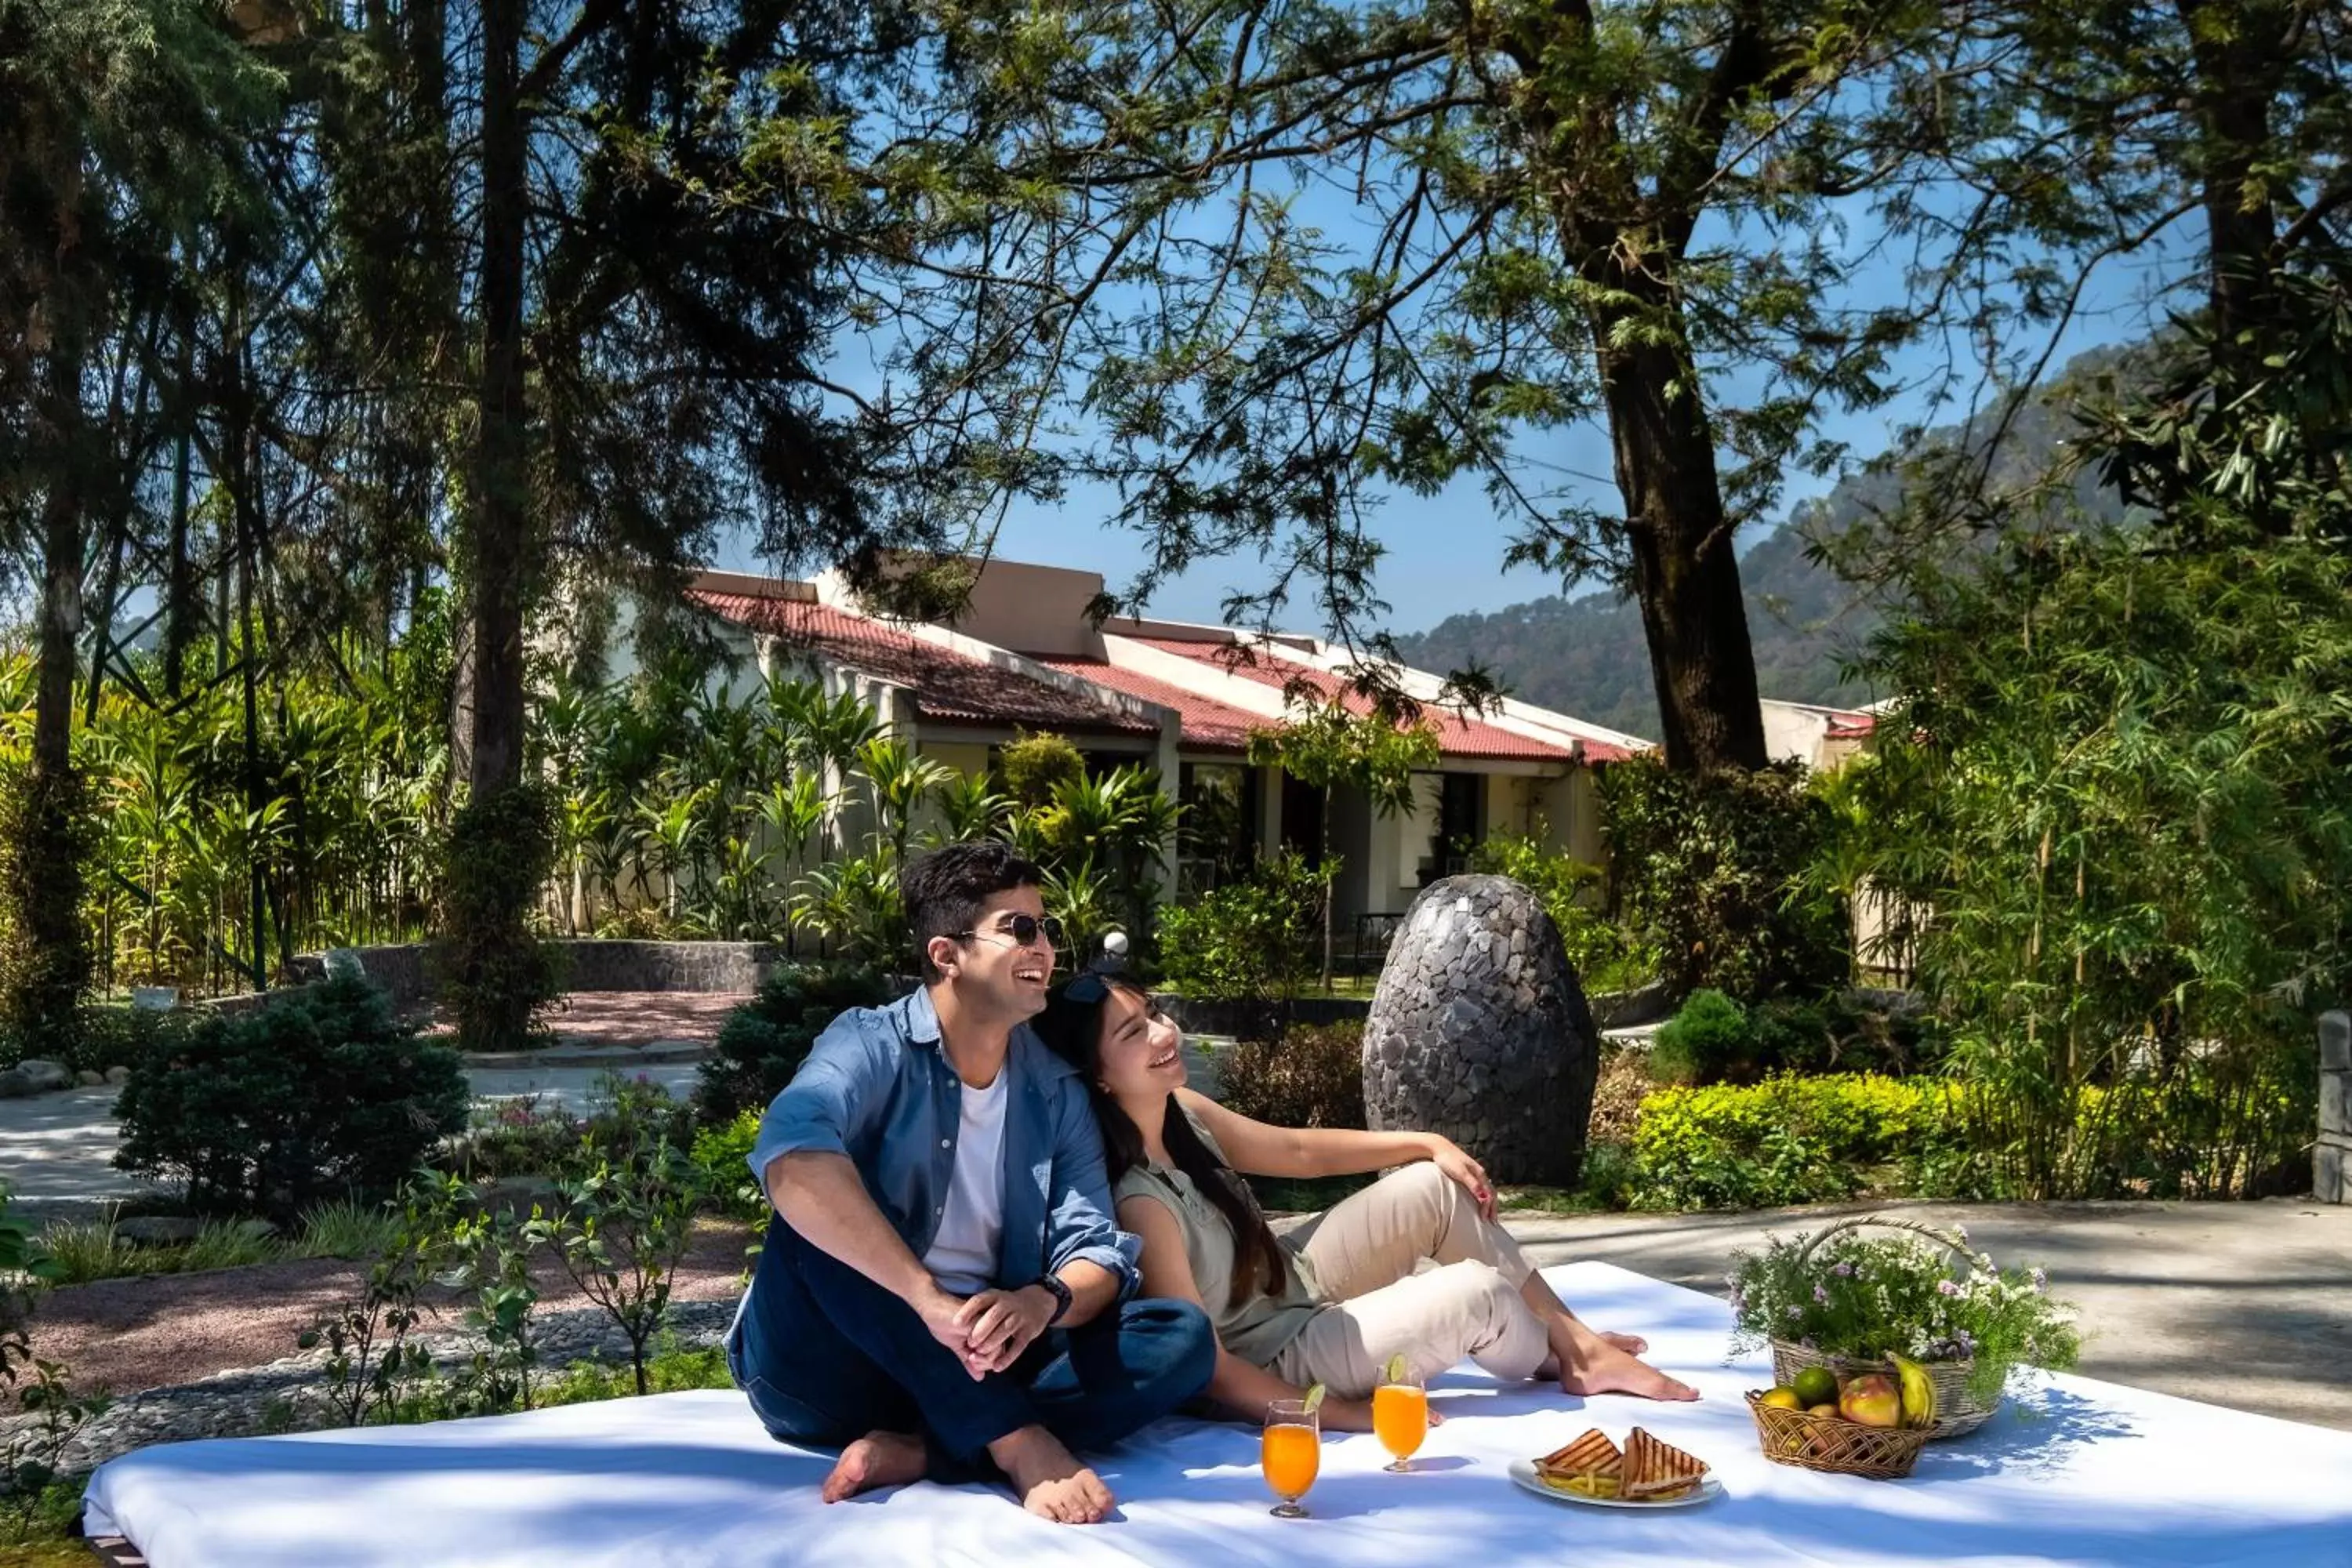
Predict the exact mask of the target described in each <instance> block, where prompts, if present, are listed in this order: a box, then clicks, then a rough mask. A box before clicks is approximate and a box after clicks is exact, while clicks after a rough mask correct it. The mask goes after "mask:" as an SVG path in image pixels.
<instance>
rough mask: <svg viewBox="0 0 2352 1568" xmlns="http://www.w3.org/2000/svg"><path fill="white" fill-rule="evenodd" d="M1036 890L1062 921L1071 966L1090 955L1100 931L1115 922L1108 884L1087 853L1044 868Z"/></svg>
mask: <svg viewBox="0 0 2352 1568" xmlns="http://www.w3.org/2000/svg"><path fill="white" fill-rule="evenodd" d="M1037 890H1038V892H1039V894H1040V895H1041V896H1042V897H1043V898H1044V900H1045V912H1046V913H1047V914H1049V915H1052V916H1053V917H1054V918H1055V920H1058V921H1061V922H1062V932H1063V937H1064V940H1065V941H1066V942H1068V944H1069V952H1068V954H1067V957H1068V960H1069V963H1070V966H1071V967H1072V968H1073V969H1075V968H1077V967H1079V966H1081V965H1082V964H1083V963H1085V962H1086V961H1087V959H1089V958H1091V957H1093V956H1094V954H1095V952H1096V951H1097V948H1098V947H1099V946H1100V945H1101V942H1102V939H1103V934H1104V933H1105V932H1107V931H1111V930H1113V929H1115V928H1116V927H1117V925H1118V920H1117V918H1116V917H1115V916H1114V915H1113V913H1112V907H1113V906H1112V893H1111V888H1110V884H1109V882H1108V880H1107V879H1105V878H1103V877H1102V876H1100V875H1099V874H1097V871H1096V870H1095V863H1094V861H1093V859H1092V858H1090V857H1085V856H1081V857H1080V858H1078V859H1077V860H1076V862H1075V863H1073V864H1070V865H1066V866H1059V867H1055V866H1048V867H1046V868H1045V879H1044V882H1043V884H1042V885H1041V886H1040V887H1039V888H1038V889H1037Z"/></svg>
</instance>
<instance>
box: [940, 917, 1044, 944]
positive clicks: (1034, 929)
mask: <svg viewBox="0 0 2352 1568" xmlns="http://www.w3.org/2000/svg"><path fill="white" fill-rule="evenodd" d="M948 935H949V936H950V937H951V938H953V939H954V940H955V941H957V942H970V941H971V940H972V939H973V938H975V937H985V938H988V939H989V940H991V941H1002V940H1003V939H1004V938H1006V937H1011V938H1012V939H1013V946H1015V947H1029V946H1032V945H1034V943H1035V942H1036V941H1037V938H1038V937H1039V936H1041V935H1042V936H1044V937H1045V940H1046V941H1047V942H1052V943H1053V944H1054V945H1055V947H1059V946H1061V945H1062V922H1061V921H1057V920H1055V918H1054V917H1053V916H1051V915H1047V916H1046V917H1045V919H1044V920H1042V921H1041V920H1039V919H1038V918H1037V917H1036V916H1034V915H1014V916H1013V918H1012V919H1011V920H1008V921H1005V922H1004V923H1003V925H1001V926H999V927H997V928H996V929H995V930H994V931H950V932H949V933H948Z"/></svg>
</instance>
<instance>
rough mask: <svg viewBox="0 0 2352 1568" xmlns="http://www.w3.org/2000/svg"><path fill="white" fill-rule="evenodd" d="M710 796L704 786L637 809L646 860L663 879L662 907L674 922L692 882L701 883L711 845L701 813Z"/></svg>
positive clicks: (645, 804) (707, 788) (647, 802)
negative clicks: (705, 855)
mask: <svg viewBox="0 0 2352 1568" xmlns="http://www.w3.org/2000/svg"><path fill="white" fill-rule="evenodd" d="M709 793H710V792H709V786H708V785H704V786H702V787H700V788H696V789H688V790H682V791H680V792H679V793H677V794H676V795H671V796H669V797H668V798H667V799H666V800H665V799H658V798H657V799H654V800H648V801H646V802H644V803H642V804H641V805H639V806H638V807H637V821H638V823H639V825H640V826H642V827H643V829H644V833H645V840H644V841H645V845H646V852H647V856H648V858H649V859H650V860H651V861H652V864H653V869H654V870H655V871H656V872H657V873H658V874H659V875H660V876H661V877H662V879H663V881H664V884H665V886H664V889H663V900H662V901H663V906H664V908H665V910H667V913H668V916H669V918H670V919H671V920H672V921H676V920H677V918H678V908H679V905H680V903H681V901H682V900H683V898H684V897H685V896H686V895H687V894H688V892H689V891H690V890H691V889H690V888H689V886H688V884H689V882H690V881H691V882H698V881H699V880H700V878H699V876H698V872H699V870H700V868H701V863H702V855H703V849H704V847H705V845H706V844H707V843H708V837H707V835H708V825H707V824H706V823H705V821H704V819H703V815H702V812H703V805H704V802H705V800H706V798H707V796H708V795H709Z"/></svg>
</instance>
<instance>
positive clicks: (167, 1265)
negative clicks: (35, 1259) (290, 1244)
mask: <svg viewBox="0 0 2352 1568" xmlns="http://www.w3.org/2000/svg"><path fill="white" fill-rule="evenodd" d="M41 1243H42V1245H43V1246H45V1247H47V1248H48V1249H49V1252H50V1254H51V1255H52V1256H53V1257H55V1258H57V1260H58V1269H59V1270H60V1272H59V1273H58V1277H57V1279H55V1280H54V1281H52V1283H53V1284H57V1285H87V1284H89V1283H91V1282H92V1281H93V1280H99V1279H129V1278H131V1277H133V1276H136V1275H142V1274H194V1273H196V1272H197V1271H199V1270H202V1269H207V1268H244V1267H245V1266H246V1265H247V1264H252V1263H274V1262H276V1261H277V1260H278V1259H279V1258H283V1257H285V1256H286V1255H287V1247H286V1246H285V1244H284V1243H283V1242H280V1241H279V1240H278V1239H277V1237H273V1236H271V1235H270V1234H269V1228H268V1226H265V1225H262V1224H260V1223H259V1222H258V1221H256V1220H236V1219H230V1220H206V1221H205V1226H204V1228H203V1229H202V1230H200V1231H198V1232H197V1233H196V1235H195V1237H194V1239H193V1240H190V1241H184V1242H176V1243H173V1244H172V1245H169V1246H163V1247H142V1246H139V1245H137V1244H135V1243H133V1242H132V1241H131V1240H130V1239H129V1238H128V1237H124V1236H123V1235H122V1233H121V1231H120V1230H118V1229H117V1228H116V1226H115V1221H114V1218H113V1216H112V1215H109V1216H107V1217H106V1218H104V1219H91V1220H69V1221H63V1222H60V1223H58V1224H55V1225H52V1226H48V1227H47V1229H46V1230H44V1231H43V1232H42V1233H41Z"/></svg>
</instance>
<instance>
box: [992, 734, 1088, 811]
mask: <svg viewBox="0 0 2352 1568" xmlns="http://www.w3.org/2000/svg"><path fill="white" fill-rule="evenodd" d="M996 772H997V774H998V776H999V777H1001V778H1003V780H1004V793H1005V794H1006V795H1010V796H1011V797H1012V798H1013V805H1017V806H1022V807H1025V808H1027V809H1030V810H1036V809H1039V808H1041V807H1045V806H1049V805H1053V804H1054V793H1055V791H1056V790H1058V789H1059V788H1061V787H1062V786H1063V785H1064V784H1069V783H1071V782H1073V781H1074V780H1078V779H1083V778H1085V777H1086V776H1087V759H1086V757H1085V756H1084V755H1083V754H1082V753H1080V752H1079V751H1078V749H1077V747H1076V746H1074V745H1072V744H1070V742H1069V741H1068V740H1067V739H1066V738H1065V737H1063V736H1060V735H1056V734H1055V733H1054V732H1053V731H1049V730H1048V731H1027V730H1024V731H1021V733H1020V735H1019V736H1018V737H1017V738H1016V739H1015V740H1013V742H1012V743H1011V744H1009V745H1005V746H1000V747H999V748H997V752H996Z"/></svg>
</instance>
